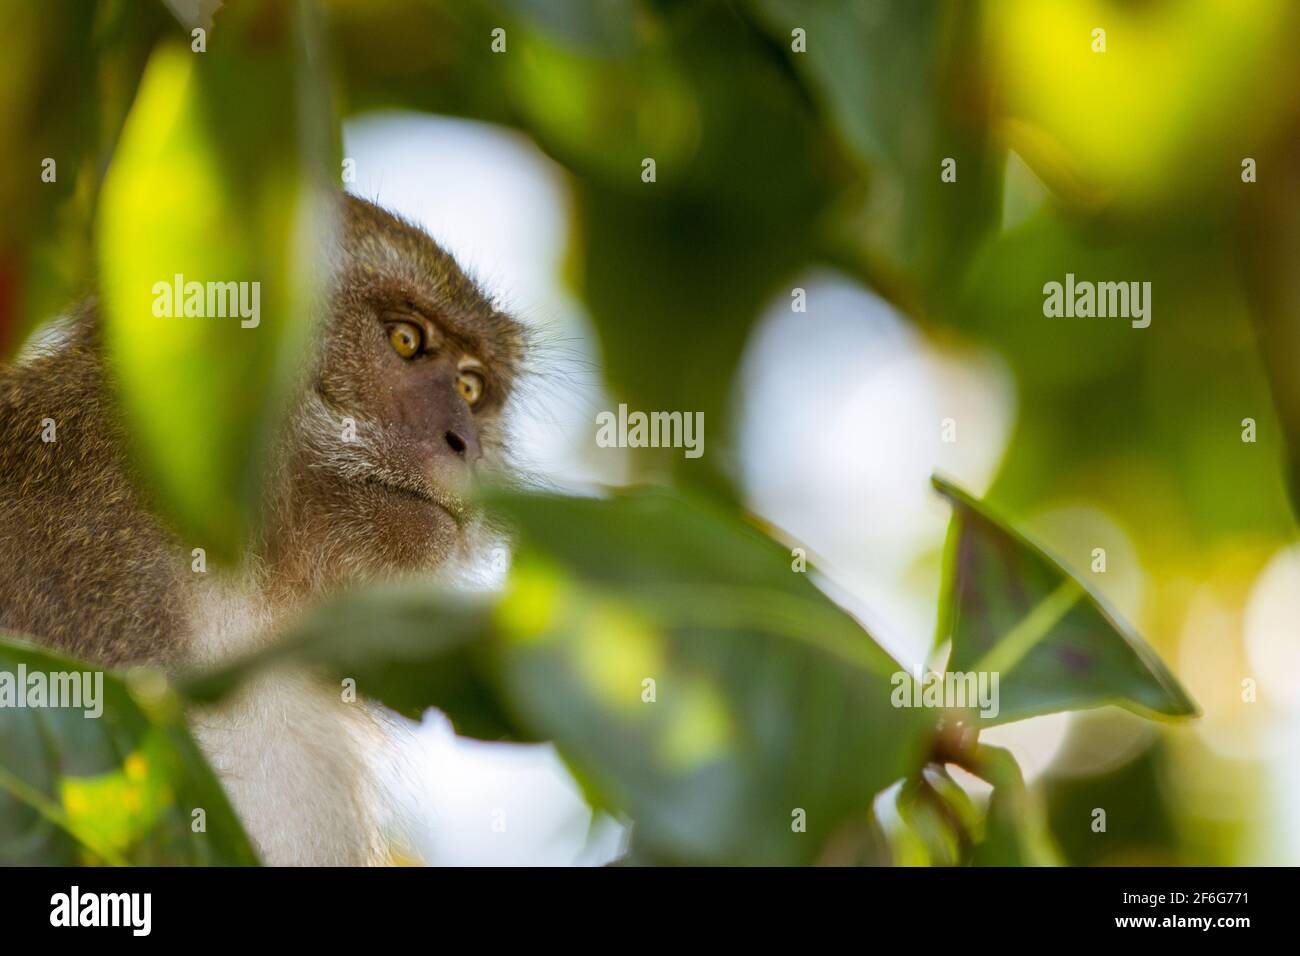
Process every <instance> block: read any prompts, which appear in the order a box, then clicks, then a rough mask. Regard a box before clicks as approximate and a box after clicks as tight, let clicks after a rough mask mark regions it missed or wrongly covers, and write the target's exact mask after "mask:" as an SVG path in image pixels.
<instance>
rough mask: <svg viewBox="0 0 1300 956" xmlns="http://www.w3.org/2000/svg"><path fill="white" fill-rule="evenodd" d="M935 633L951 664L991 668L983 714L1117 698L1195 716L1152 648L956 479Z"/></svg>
mask: <svg viewBox="0 0 1300 956" xmlns="http://www.w3.org/2000/svg"><path fill="white" fill-rule="evenodd" d="M934 486H935V488H937V489H938V490H939V491H940V492H941V493H942V494H943V495H944V496H945V497H946V498H948V499H949V501H951V502H952V505H953V517H952V524H951V525H950V526H949V531H948V543H947V548H946V550H947V554H946V564H947V567H946V568H945V583H944V588H943V595H944V605H943V607H942V608H941V612H940V616H939V632H938V636H937V639H936V641H937V643H942V642H943V641H945V640H951V641H952V653H951V655H950V657H949V660H948V671H949V672H950V673H955V672H962V673H972V672H989V673H996V674H998V680H999V688H998V689H999V709H998V713H997V715H996V716H994V717H990V718H980V719H981V720H982V721H984V722H985V723H1005V722H1007V721H1012V720H1019V719H1021V718H1023V717H1030V716H1033V715H1035V714H1045V713H1052V712H1054V711H1060V710H1076V709H1081V708H1085V707H1097V706H1100V705H1102V704H1118V705H1120V706H1122V707H1127V708H1128V709H1130V710H1134V711H1136V712H1138V713H1142V714H1147V715H1152V714H1160V715H1164V716H1169V717H1183V716H1193V715H1196V714H1197V713H1199V710H1198V708H1197V706H1196V704H1195V703H1194V702H1193V701H1192V699H1191V697H1189V696H1188V694H1187V692H1186V691H1185V690H1184V689H1183V688H1182V686H1181V685H1180V684H1179V683H1178V680H1177V678H1175V677H1174V676H1173V674H1171V673H1170V672H1169V669H1168V668H1167V667H1165V665H1164V664H1163V663H1162V662H1161V660H1160V658H1159V657H1158V656H1157V654H1156V652H1155V651H1154V650H1153V649H1152V648H1151V647H1150V646H1149V645H1147V644H1146V643H1145V642H1144V641H1143V640H1142V639H1141V638H1140V637H1138V636H1137V635H1136V634H1133V633H1132V632H1131V631H1130V630H1129V629H1128V628H1127V627H1125V626H1124V625H1123V624H1122V623H1120V621H1119V619H1118V618H1117V617H1116V616H1115V615H1114V613H1113V612H1112V611H1110V610H1108V609H1107V608H1106V606H1105V604H1104V603H1103V602H1102V600H1101V598H1100V597H1098V596H1097V595H1096V594H1094V593H1093V592H1092V591H1091V590H1090V589H1089V588H1088V587H1087V586H1086V585H1084V584H1083V583H1082V582H1081V581H1080V580H1079V579H1078V578H1076V577H1073V576H1072V575H1071V574H1070V572H1069V571H1067V570H1066V569H1065V568H1064V567H1063V566H1062V565H1060V564H1059V563H1057V562H1056V561H1055V560H1053V559H1052V558H1051V557H1049V556H1048V555H1047V554H1046V552H1044V551H1043V550H1042V549H1040V548H1039V547H1037V546H1036V545H1034V544H1032V543H1031V542H1030V541H1028V540H1027V539H1026V538H1024V537H1022V536H1021V535H1019V534H1018V533H1017V532H1016V531H1014V530H1013V529H1011V528H1010V527H1009V526H1008V525H1007V524H1006V523H1004V522H1003V521H1001V520H1000V519H999V518H997V517H995V516H994V515H993V514H992V512H990V510H989V509H988V508H987V507H986V506H985V505H984V504H982V503H980V502H978V501H976V500H974V499H973V498H971V497H970V496H969V495H967V494H966V493H965V492H963V491H961V490H960V489H958V488H957V487H956V486H954V485H952V484H950V483H949V482H947V481H945V480H943V479H942V478H938V477H936V478H934Z"/></svg>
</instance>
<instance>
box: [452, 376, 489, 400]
mask: <svg viewBox="0 0 1300 956" xmlns="http://www.w3.org/2000/svg"><path fill="white" fill-rule="evenodd" d="M456 391H458V392H460V397H461V398H463V399H465V402H466V404H468V405H471V406H473V405H477V404H478V402H479V399H481V398H482V397H483V376H482V375H480V374H479V373H478V372H476V371H474V370H473V369H471V368H464V369H461V370H460V375H459V376H457V378H456Z"/></svg>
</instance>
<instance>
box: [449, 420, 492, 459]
mask: <svg viewBox="0 0 1300 956" xmlns="http://www.w3.org/2000/svg"><path fill="white" fill-rule="evenodd" d="M446 438H447V447H449V448H450V449H451V450H452V451H453V452H455V453H456V456H457V457H458V458H462V459H464V460H465V461H466V462H468V463H470V464H473V463H474V462H476V461H478V460H479V459H480V458H482V457H483V452H482V451H480V450H479V447H478V442H476V441H472V440H471V441H467V440H466V439H465V437H464V436H463V435H461V434H460V432H458V431H456V430H455V429H454V428H449V429H447V435H446Z"/></svg>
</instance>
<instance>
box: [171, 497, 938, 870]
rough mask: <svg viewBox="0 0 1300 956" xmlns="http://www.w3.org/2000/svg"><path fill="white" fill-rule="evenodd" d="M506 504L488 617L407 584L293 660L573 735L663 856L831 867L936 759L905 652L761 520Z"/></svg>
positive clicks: (599, 786)
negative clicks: (822, 584) (891, 793)
mask: <svg viewBox="0 0 1300 956" xmlns="http://www.w3.org/2000/svg"><path fill="white" fill-rule="evenodd" d="M493 504H494V505H496V506H497V507H499V508H500V509H501V510H502V511H503V512H504V513H505V514H506V516H507V517H508V518H509V519H510V522H511V524H512V525H513V526H514V527H515V528H516V529H517V531H518V533H519V536H520V542H519V553H518V560H517V564H516V568H515V570H514V572H513V573H512V575H511V580H510V586H509V588H508V590H507V592H506V593H505V594H504V596H502V597H501V598H500V599H499V601H498V602H497V603H496V605H495V607H494V608H493V610H492V612H491V614H490V615H486V614H484V613H483V610H482V605H481V604H477V603H475V602H472V601H471V602H470V603H468V604H466V603H464V600H463V599H462V601H461V603H459V604H458V603H457V602H456V601H454V600H451V599H448V598H446V597H443V596H440V595H437V594H435V593H432V592H430V591H427V590H425V591H422V592H421V591H418V590H412V589H411V588H409V586H408V588H407V590H406V592H405V595H404V596H401V595H399V594H398V593H397V592H387V593H386V594H379V595H375V596H365V597H358V598H354V599H353V600H354V601H355V602H356V603H354V604H353V605H352V606H350V607H349V606H347V605H336V606H335V607H333V608H331V609H327V610H326V611H325V612H323V613H322V614H320V615H317V616H315V617H313V618H312V619H311V620H312V621H314V622H315V623H309V624H307V625H305V626H304V627H303V628H301V629H300V630H299V634H300V638H299V639H298V640H296V641H294V642H293V644H292V645H291V646H289V647H287V649H286V650H285V651H283V652H276V654H275V656H276V657H278V658H283V657H284V656H286V655H287V656H293V657H298V658H300V659H306V660H309V661H314V662H316V663H318V664H319V663H326V662H327V663H328V666H329V669H330V670H331V671H332V672H333V673H335V674H343V673H348V672H352V673H355V674H359V675H361V676H359V677H358V687H359V689H360V690H361V691H362V692H363V693H369V694H372V695H374V696H376V697H378V698H379V699H381V700H388V701H392V702H398V703H400V704H402V705H404V706H406V705H418V704H426V705H433V706H439V707H444V708H445V709H447V710H448V711H449V713H450V714H451V717H452V719H453V721H454V722H455V723H456V724H457V725H458V726H459V727H460V728H461V729H462V730H464V731H465V732H469V733H476V732H477V733H487V734H488V735H491V736H498V735H500V733H501V732H502V731H503V730H510V731H513V730H514V729H515V728H522V729H523V731H524V732H525V735H526V736H528V737H531V738H535V739H547V740H553V741H554V742H555V744H556V746H557V747H558V748H559V750H560V752H561V754H562V755H563V756H564V757H565V759H566V760H567V761H568V762H569V763H570V765H571V766H572V767H573V768H574V770H575V772H576V773H577V775H578V778H579V780H580V781H581V782H582V783H583V784H584V786H585V787H586V788H587V791H588V794H589V796H590V797H591V798H592V800H593V801H594V802H595V803H596V804H597V805H599V806H602V807H606V808H609V809H613V810H617V811H621V812H624V813H627V814H628V815H630V816H631V818H632V819H633V820H634V821H635V823H636V841H637V846H638V848H639V851H640V852H641V853H642V854H643V855H644V856H646V857H647V858H653V859H656V860H661V861H672V862H695V863H741V864H747V863H765V864H783V863H807V862H812V861H814V860H816V859H818V858H819V856H820V855H821V853H822V852H823V850H824V847H825V845H826V844H827V842H828V840H829V839H831V838H832V837H833V836H834V837H838V836H840V835H842V834H843V832H844V828H845V827H846V826H847V825H849V824H850V823H852V821H854V820H856V819H859V818H862V817H863V815H864V814H866V813H867V811H868V810H869V807H870V803H871V799H872V797H873V796H874V795H875V794H876V793H878V792H879V791H880V790H882V789H884V788H885V787H886V786H888V785H889V784H890V783H892V782H893V781H895V780H898V779H901V778H903V777H904V776H906V775H908V774H909V773H911V772H913V771H914V770H915V769H916V768H917V767H918V766H919V765H920V764H921V763H922V762H923V759H924V752H925V749H926V747H927V746H928V740H929V735H930V732H931V730H932V718H933V715H932V714H928V713H927V712H924V711H921V710H915V709H896V708H894V707H893V706H892V705H891V703H890V688H891V684H890V678H891V675H892V674H894V673H895V672H896V671H897V670H898V669H899V668H898V665H897V664H896V663H895V662H894V661H893V660H891V659H890V657H889V656H888V655H887V654H886V653H885V652H884V651H882V650H881V649H880V648H879V647H878V646H877V645H876V644H875V643H874V642H872V640H871V638H870V637H869V636H868V635H867V634H866V633H865V632H864V631H863V630H862V628H861V627H860V626H859V625H858V624H857V623H856V622H855V621H854V620H853V619H852V618H850V617H849V616H848V615H847V614H845V613H844V612H843V611H841V610H840V609H839V608H838V607H836V606H835V605H834V604H833V603H832V602H831V601H830V600H829V599H828V598H826V597H825V596H824V595H822V594H821V592H819V591H818V590H817V589H816V588H815V587H814V586H813V585H812V584H811V583H810V582H809V581H808V579H807V577H806V576H805V575H803V574H798V573H795V572H793V571H792V570H791V569H790V558H789V554H788V552H786V550H785V549H784V548H782V547H781V546H780V545H778V544H776V543H775V542H773V541H771V540H770V539H768V538H766V537H765V536H763V535H762V534H761V533H760V532H759V531H758V530H757V529H755V528H753V527H751V526H749V525H747V524H745V523H743V522H739V521H737V520H735V519H734V518H731V517H728V516H727V515H726V514H725V513H723V512H719V511H714V510H712V509H711V508H709V507H707V506H705V505H702V504H696V503H694V502H691V501H683V500H680V499H676V498H673V497H670V496H668V495H666V494H663V493H659V492H628V493H622V494H618V495H615V496H613V497H611V498H608V499H594V498H592V499H576V498H561V497H555V496H533V495H503V496H498V497H496V498H494V499H493ZM375 661H385V662H387V663H385V664H383V665H379V664H376V663H373V662H375ZM262 663H265V661H263V662H262ZM251 666H256V662H245V663H244V664H242V665H238V666H237V667H236V668H235V669H234V670H233V671H228V672H226V673H225V674H222V675H217V676H215V677H214V676H211V675H209V676H206V677H204V678H203V679H202V680H201V681H200V682H198V683H196V684H192V685H190V690H191V692H192V693H195V694H198V695H202V696H203V697H204V698H205V699H210V698H211V697H212V696H213V695H215V694H217V693H220V692H221V691H222V690H224V689H228V687H229V686H230V684H231V683H232V682H233V681H235V680H238V679H239V678H240V677H242V676H243V675H245V674H246V673H247V672H248V670H249V669H250V667H251ZM441 668H445V669H446V672H445V673H442V674H440V673H439V671H440V669H441ZM647 681H649V682H652V683H647ZM466 688H468V690H467V689H466ZM501 714H506V715H508V716H507V717H501V716H499V715H501Z"/></svg>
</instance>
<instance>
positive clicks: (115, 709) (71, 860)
mask: <svg viewBox="0 0 1300 956" xmlns="http://www.w3.org/2000/svg"><path fill="white" fill-rule="evenodd" d="M20 668H23V670H21V671H20ZM38 672H39V673H41V674H43V675H46V676H45V678H44V679H45V680H46V681H47V682H48V681H49V680H50V677H49V675H52V674H59V673H76V672H84V673H91V672H95V673H98V672H99V669H97V668H92V667H91V666H90V665H87V664H81V663H77V662H75V661H71V660H68V659H66V658H63V657H58V656H56V655H53V654H49V653H47V652H45V651H43V650H38V649H37V648H35V647H32V646H29V645H26V644H23V643H21V642H19V641H15V640H13V639H11V638H9V637H4V638H3V639H0V673H2V674H5V675H7V676H9V677H10V678H11V679H12V680H13V681H15V685H14V688H11V689H13V690H15V692H19V691H17V690H16V688H17V683H16V682H17V681H19V680H20V675H21V674H26V675H31V674H34V673H38ZM135 687H138V688H139V689H133V688H135ZM87 703H88V702H87V701H85V700H83V704H87ZM97 703H99V704H102V708H103V711H102V714H101V715H100V716H98V717H93V718H92V717H87V716H86V711H87V709H88V707H75V708H56V707H48V706H46V707H39V708H36V707H18V706H4V707H0V863H3V864H4V865H8V866H15V865H18V866H22V865H26V866H31V865H34V864H40V865H52V864H62V865H74V864H82V863H94V864H103V863H109V864H127V863H131V864H139V865H148V866H174V865H182V864H206V865H215V866H240V865H255V864H256V863H257V858H256V856H255V854H254V853H253V850H252V848H251V846H250V845H249V843H248V840H247V838H246V837H245V836H244V833H243V830H242V829H241V828H240V825H239V822H238V820H237V819H236V817H235V815H234V812H233V811H232V810H231V808H230V804H229V803H228V801H227V800H226V795H225V793H224V792H223V791H222V789H221V786H220V784H218V783H217V780H216V778H215V777H214V776H213V775H212V772H211V770H210V769H209V768H208V765H207V763H206V762H205V761H204V759H203V756H202V754H201V753H200V751H199V749H198V747H197V746H196V745H195V743H194V740H193V739H192V738H191V736H190V734H189V732H188V730H187V729H186V727H185V723H184V720H183V718H182V717H181V714H180V708H179V705H178V702H177V700H176V698H175V696H174V695H173V694H172V693H171V692H170V691H169V690H167V687H166V684H165V682H164V681H163V678H162V677H161V676H160V675H157V674H152V675H150V676H149V677H148V678H141V680H140V681H139V682H138V683H137V684H135V685H132V684H129V683H128V682H124V681H123V679H121V678H120V677H118V676H115V675H113V674H110V673H107V672H103V694H102V698H100V700H99V701H98V702H97ZM89 709H91V710H92V712H93V708H89ZM197 809H202V810H203V811H204V814H205V823H204V825H205V828H206V829H205V831H204V832H195V831H194V828H193V822H194V818H193V816H192V814H193V811H195V810H197Z"/></svg>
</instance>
